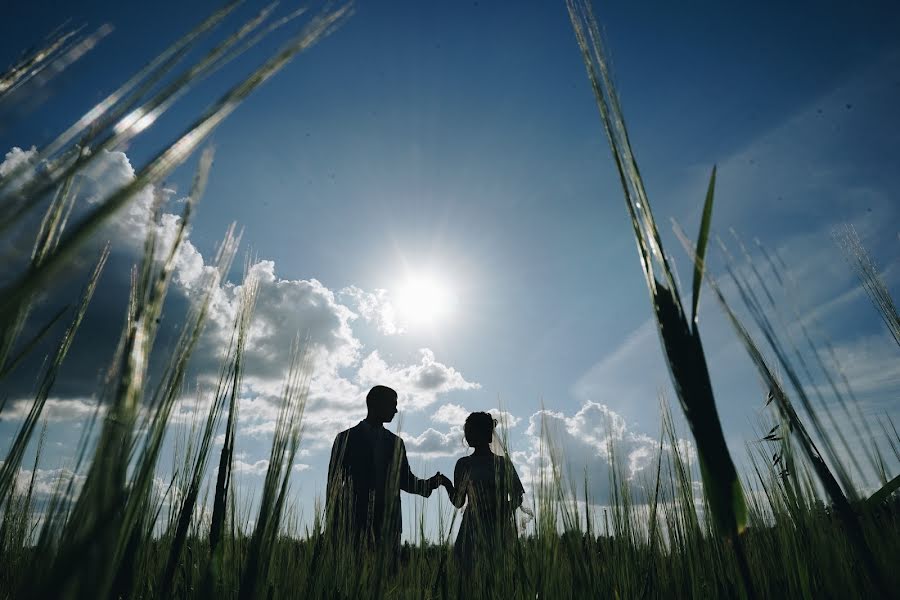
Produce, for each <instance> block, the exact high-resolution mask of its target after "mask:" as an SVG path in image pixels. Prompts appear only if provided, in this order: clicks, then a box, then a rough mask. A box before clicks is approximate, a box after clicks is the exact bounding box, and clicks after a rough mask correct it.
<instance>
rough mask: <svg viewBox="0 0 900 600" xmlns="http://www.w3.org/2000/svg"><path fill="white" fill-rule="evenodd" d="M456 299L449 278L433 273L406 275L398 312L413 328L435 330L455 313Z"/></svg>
mask: <svg viewBox="0 0 900 600" xmlns="http://www.w3.org/2000/svg"><path fill="white" fill-rule="evenodd" d="M455 303H456V298H455V296H454V294H453V290H452V288H451V286H450V285H449V282H448V281H447V280H446V279H442V278H439V277H437V276H435V275H434V274H432V273H416V274H412V275H409V276H407V278H406V281H405V282H404V283H403V284H402V285H401V286H400V288H399V289H398V291H397V306H396V308H397V312H398V316H399V317H400V319H401V320H402V321H404V322H406V323H408V324H409V325H410V326H427V327H435V326H438V325H440V324H441V323H443V322H444V321H445V320H446V319H447V318H448V317H450V315H451V313H452V312H453V307H454V305H455Z"/></svg>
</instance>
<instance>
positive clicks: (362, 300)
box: [0, 149, 479, 476]
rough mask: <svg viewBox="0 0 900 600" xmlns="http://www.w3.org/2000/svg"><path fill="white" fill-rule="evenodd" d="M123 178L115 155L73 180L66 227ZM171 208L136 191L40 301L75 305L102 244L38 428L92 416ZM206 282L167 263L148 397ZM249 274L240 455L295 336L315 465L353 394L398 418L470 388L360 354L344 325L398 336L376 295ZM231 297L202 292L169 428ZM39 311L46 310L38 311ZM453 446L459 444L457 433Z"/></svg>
mask: <svg viewBox="0 0 900 600" xmlns="http://www.w3.org/2000/svg"><path fill="white" fill-rule="evenodd" d="M33 155H34V151H33V150H32V151H26V150H21V149H14V150H13V151H11V152H10V153H9V154H8V155H7V157H6V160H5V161H3V163H2V164H0V171H2V172H4V173H5V172H9V171H10V170H11V169H13V168H15V166H16V165H17V164H21V163H22V162H24V161H29V160H32V159H33ZM134 176H135V171H134V168H133V166H132V165H131V163H130V161H129V159H128V156H127V155H126V154H125V153H123V152H106V151H104V152H103V154H102V155H100V156H98V157H97V158H96V161H95V162H94V163H93V165H92V166H91V167H90V168H89V169H87V171H86V172H85V173H84V174H83V176H82V177H81V178H80V179H81V181H80V185H79V190H80V191H79V196H78V198H77V200H76V205H75V209H74V210H73V214H72V218H71V219H70V223H71V222H77V220H78V219H79V218H80V217H81V216H83V215H84V214H86V213H87V212H88V211H90V210H92V209H93V208H94V207H95V206H96V205H97V203H98V202H100V201H101V200H102V199H103V198H104V197H106V196H108V194H109V193H110V192H111V191H113V190H114V189H116V188H118V187H120V186H122V185H126V184H128V183H129V182H130V181H132V180H133V179H134ZM178 205H179V198H177V197H176V196H175V193H174V191H173V190H171V189H161V188H160V189H156V188H151V187H148V188H146V189H145V190H142V191H141V192H140V193H139V194H138V195H137V196H136V197H135V198H133V200H132V201H131V202H130V203H129V204H128V205H127V206H126V207H125V208H124V209H123V210H122V211H120V212H119V213H117V214H116V215H115V216H114V218H113V219H112V220H111V221H110V222H109V223H108V224H107V225H106V226H105V227H104V228H102V229H101V230H100V231H99V232H98V235H97V236H96V238H95V239H92V240H91V242H90V243H89V244H88V245H87V246H85V247H84V248H83V249H82V251H81V252H80V255H79V256H78V257H76V261H75V262H73V265H72V268H71V269H69V270H68V274H69V275H70V276H71V277H70V281H69V282H68V283H66V282H61V283H60V284H59V285H60V286H63V287H61V288H60V289H55V290H54V291H53V293H52V294H51V295H48V298H49V299H50V300H51V301H56V300H57V299H59V300H60V301H62V300H63V299H64V300H66V301H68V300H69V299H70V297H72V296H75V295H77V293H78V289H79V288H80V286H81V284H82V283H83V281H82V280H81V279H79V277H81V275H85V276H86V272H87V269H88V268H89V267H90V266H92V261H93V260H95V257H96V252H97V251H98V250H99V248H100V246H101V245H102V244H104V243H105V242H106V240H111V241H112V247H113V254H112V256H111V258H110V261H109V263H108V265H107V268H106V271H105V273H104V275H103V278H102V279H101V282H100V286H99V287H98V290H97V293H96V294H95V296H94V300H93V302H92V304H91V307H90V310H89V312H88V315H87V317H86V318H85V320H84V322H83V325H82V329H81V330H80V331H79V333H78V335H77V336H76V339H75V343H74V345H73V347H72V350H71V352H70V354H69V357H68V358H67V361H66V363H65V364H64V365H63V370H62V371H61V373H60V376H59V378H58V379H57V385H56V389H55V390H54V398H52V399H51V400H49V401H48V403H47V407H46V409H45V412H44V415H43V416H45V417H46V418H48V419H49V420H51V421H59V422H66V421H76V420H83V419H84V418H85V417H87V416H89V415H90V414H92V413H93V411H94V408H95V405H96V399H92V396H95V395H96V393H97V391H98V390H99V389H101V388H100V385H101V383H102V377H103V373H104V372H105V370H106V368H108V365H109V364H110V363H109V361H110V360H111V358H112V354H113V352H114V349H115V346H116V343H117V341H118V337H119V335H120V333H121V326H122V323H123V322H124V312H125V307H126V304H127V296H128V289H129V285H130V274H129V269H130V267H131V266H132V265H133V264H134V263H135V262H136V261H137V260H138V259H139V257H140V253H141V251H142V249H143V240H144V238H145V236H146V234H147V232H148V228H150V227H156V228H157V229H156V234H157V236H158V239H159V241H160V244H159V245H160V246H161V247H162V248H166V247H167V246H169V245H170V244H171V242H172V240H174V237H175V234H176V232H177V230H178V228H179V227H180V225H181V221H180V219H181V217H180V216H178V215H176V214H173V212H175V211H176V210H177V209H178V208H179V206H178ZM154 206H161V207H162V210H163V212H162V214H161V216H160V218H159V221H158V223H157V224H154V223H153V221H152V219H151V213H152V211H153V209H154ZM39 217H40V215H39V214H38V215H37V218H39ZM30 225H34V224H30ZM26 238H27V236H26ZM23 239H25V238H23ZM25 242H27V243H24V244H22V249H23V252H21V253H20V254H21V256H22V257H23V260H25V259H27V256H28V254H29V253H30V246H29V244H30V242H29V241H28V240H27V239H25ZM4 243H5V242H4ZM11 271H12V268H11V267H10V266H9V265H4V266H3V267H0V275H2V276H3V277H7V276H8V275H9V273H10V272H11ZM212 271H213V266H212V265H210V264H209V261H208V260H206V259H205V258H204V256H203V255H202V254H201V252H200V251H199V250H198V249H197V247H195V246H194V245H193V244H192V243H191V242H190V240H186V241H185V242H183V244H182V246H181V248H180V250H179V253H178V255H177V256H176V259H175V269H174V272H173V279H172V281H173V285H172V287H171V289H170V293H169V298H168V300H167V304H166V310H165V316H164V319H165V321H166V322H165V323H164V324H163V327H162V328H161V329H160V332H159V334H158V336H157V338H156V342H155V348H156V349H155V352H154V354H153V355H151V365H150V374H151V387H152V376H153V374H154V373H158V372H159V371H160V370H161V366H162V364H163V362H164V361H165V360H167V359H168V354H167V352H166V350H167V349H171V347H172V346H173V345H174V343H175V340H176V337H177V334H178V327H177V326H175V327H170V326H167V325H168V324H170V323H171V324H175V325H177V323H178V322H179V320H181V319H183V315H184V313H185V311H186V309H187V306H188V304H189V303H190V302H191V301H193V300H194V299H196V298H197V297H198V292H200V291H201V290H203V289H205V282H206V281H207V279H206V278H207V277H208V276H209V275H210V274H211V272H212ZM249 274H250V275H251V276H252V277H255V278H256V280H257V281H258V283H259V288H258V297H257V301H256V304H255V310H254V314H253V319H252V323H251V327H250V331H249V335H248V339H247V345H246V353H245V356H244V385H243V387H242V389H241V393H240V397H239V400H238V424H237V427H238V430H237V431H238V442H237V443H238V446H239V448H241V447H242V448H244V449H246V450H247V451H248V452H249V453H250V454H251V455H255V456H259V454H258V451H259V450H260V449H261V448H266V447H267V445H268V443H269V439H270V438H271V435H272V433H273V431H274V424H275V421H276V419H277V415H278V410H279V406H280V403H281V394H282V379H283V376H284V374H285V372H286V370H287V368H288V364H289V360H290V348H291V344H292V342H293V341H294V339H295V336H297V335H299V336H300V337H301V339H304V340H306V342H307V349H308V351H309V352H310V356H311V359H312V364H313V370H312V374H311V378H310V381H309V391H308V396H307V404H306V411H305V414H304V422H303V430H302V439H303V445H304V448H305V449H308V450H310V451H312V452H314V453H317V454H318V453H320V451H321V450H322V449H323V448H326V447H328V446H330V444H331V442H332V440H333V438H334V435H335V434H336V433H337V432H338V431H340V430H341V429H345V428H347V427H349V426H351V425H353V424H354V423H356V422H357V421H358V420H359V418H360V416H361V414H364V412H365V395H366V393H367V391H368V389H369V388H370V387H371V386H372V385H375V384H385V385H391V386H393V387H394V388H395V389H397V390H398V392H399V393H400V403H401V407H402V408H405V409H408V410H420V409H422V408H425V407H427V406H430V405H432V404H433V403H434V402H435V401H436V400H437V399H438V398H439V397H440V396H441V395H442V394H445V393H448V392H453V391H464V390H474V389H477V388H478V387H479V385H478V384H477V383H474V382H472V381H469V380H467V379H466V378H465V377H464V376H463V375H462V374H461V373H460V372H459V371H457V370H456V369H455V368H453V367H452V366H450V365H448V364H446V363H444V362H440V361H439V360H438V359H437V358H436V357H435V354H434V353H433V352H432V351H431V350H429V349H421V350H420V351H419V352H418V354H417V355H416V358H415V360H414V361H413V362H412V363H399V364H398V363H394V362H392V361H391V362H389V361H386V360H385V359H383V358H382V356H381V354H379V352H378V351H377V350H375V349H370V350H369V351H368V353H367V354H363V346H362V343H361V342H360V340H359V339H358V338H357V336H356V334H355V332H354V330H353V326H354V323H358V322H368V323H373V324H375V326H376V327H377V328H378V329H379V331H381V332H382V333H383V334H385V335H396V334H398V333H401V332H402V327H400V325H399V324H398V323H397V321H396V319H395V318H394V316H393V312H392V311H393V308H392V306H391V303H390V301H389V298H388V296H387V293H386V292H385V291H384V290H375V291H374V292H366V291H363V290H362V289H361V288H358V287H356V286H348V287H345V288H343V289H341V290H340V291H338V292H336V291H334V290H332V289H330V288H329V287H328V286H326V285H325V284H324V283H323V282H322V281H320V280H318V279H316V278H313V277H307V278H286V277H284V276H282V275H280V274H279V271H278V268H277V266H276V263H275V262H274V261H271V260H262V261H259V262H257V263H256V264H254V265H252V266H251V267H250V270H249ZM66 286H68V287H66ZM63 288H64V289H63ZM242 293H243V287H242V283H241V282H231V281H227V282H223V283H222V284H221V285H219V286H218V287H217V288H215V289H214V290H213V294H212V299H211V304H210V307H209V312H208V320H207V325H206V329H205V331H204V333H203V335H202V336H201V339H200V340H199V343H198V345H197V348H196V350H195V352H194V355H193V358H192V361H191V364H190V366H189V370H188V379H187V383H188V384H192V383H193V382H194V381H197V382H199V385H198V387H197V391H196V393H188V394H185V395H184V396H183V397H181V398H179V400H178V401H177V402H176V404H175V406H174V408H173V412H172V416H171V421H170V422H171V424H173V425H175V426H177V427H190V426H191V425H192V424H200V423H202V422H203V421H204V420H205V418H206V415H207V413H208V410H209V406H210V403H211V401H212V397H213V394H214V390H215V382H216V380H217V378H218V376H219V372H220V369H221V363H222V360H223V358H224V354H225V351H226V349H227V347H228V344H229V341H230V338H231V334H232V325H233V322H234V318H235V316H236V314H237V312H238V310H239V306H240V298H241V295H242ZM50 310H51V308H47V309H46V311H45V312H48V313H49V311H50ZM43 316H44V315H42V314H41V313H40V310H39V309H37V310H36V311H35V313H34V321H35V322H38V321H40V319H41V318H42V317H43ZM27 333H28V332H25V335H27ZM38 368H40V363H39V362H35V363H34V364H25V363H23V364H22V365H21V366H20V368H19V371H18V372H17V375H19V374H22V373H29V377H32V378H33V373H34V372H35V371H34V369H38ZM5 383H7V384H8V383H9V380H7V381H6V382H5ZM31 387H33V382H32V381H31V380H29V379H27V378H25V377H20V378H19V380H17V382H14V384H13V385H11V386H8V387H7V389H6V392H8V393H9V396H10V402H9V403H8V404H7V406H6V409H5V410H4V415H3V416H4V419H5V420H6V419H8V420H11V421H12V420H15V419H20V418H21V417H23V416H24V415H25V414H27V411H28V410H29V409H30V407H31V399H30V397H29V390H30V389H31ZM426 437H427V436H426ZM221 438H222V436H221V435H218V436H217V438H216V445H217V446H218V445H221ZM457 438H458V439H461V434H460V435H459V436H457ZM432 445H433V444H432ZM426 446H428V442H427V440H423V442H422V448H423V449H424V448H426ZM454 453H458V448H454ZM267 466H268V463H267V461H266V460H265V459H262V460H251V459H248V458H247V456H244V455H242V456H240V457H238V458H237V460H236V462H235V469H236V470H237V471H238V472H241V473H245V474H247V475H252V476H258V475H261V474H263V473H264V472H265V469H266V467H267ZM292 468H293V469H294V470H295V471H303V470H306V469H308V468H310V465H308V464H306V462H298V463H297V464H295V465H293V466H292Z"/></svg>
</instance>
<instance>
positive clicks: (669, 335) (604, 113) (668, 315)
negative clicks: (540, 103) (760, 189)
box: [566, 0, 750, 589]
mask: <svg viewBox="0 0 900 600" xmlns="http://www.w3.org/2000/svg"><path fill="white" fill-rule="evenodd" d="M566 6H567V7H568V11H569V18H570V21H571V23H572V27H573V29H574V31H575V38H576V40H577V42H578V46H579V49H580V50H581V55H582V59H583V60H584V64H585V68H586V69H587V74H588V80H589V81H590V83H591V87H592V89H593V91H594V98H595V100H596V103H597V107H598V109H599V111H600V116H601V121H602V123H603V127H604V131H605V132H606V136H607V140H608V142H609V146H610V150H611V151H612V155H613V159H614V162H615V165H616V169H617V171H618V174H619V180H620V183H621V185H622V191H623V193H624V197H625V205H626V208H627V209H628V214H629V217H630V220H631V224H632V229H633V231H634V235H635V241H636V242H637V246H638V252H639V255H640V260H641V267H642V269H643V272H644V277H645V280H646V282H647V288H648V291H649V292H650V301H651V306H652V307H653V310H654V316H655V317H656V322H657V329H658V332H659V335H660V341H661V343H662V346H663V349H664V351H665V356H666V362H667V365H668V367H669V371H670V374H671V378H672V383H673V385H674V386H675V390H676V392H677V394H678V398H679V401H680V402H681V406H682V410H683V411H684V414H685V416H686V417H687V420H688V424H689V425H690V427H691V431H692V433H693V434H694V439H695V440H696V442H697V449H698V456H699V460H700V465H701V474H702V477H703V483H704V490H705V493H706V494H707V497H708V498H709V502H710V508H711V512H712V516H713V518H714V520H715V522H716V523H717V525H718V527H719V529H720V531H721V532H722V533H723V534H724V535H726V536H730V537H732V538H733V537H734V536H735V535H736V534H737V533H738V532H740V531H742V530H743V529H744V527H745V524H746V515H747V509H746V503H745V500H744V496H743V491H742V489H741V484H740V481H739V479H738V476H737V470H736V469H735V467H734V463H733V462H732V460H731V456H730V453H729V451H728V446H727V444H726V442H725V437H724V434H723V432H722V426H721V423H720V422H719V416H718V412H717V410H716V405H715V399H714V397H713V392H712V384H711V383H710V379H709V372H708V368H707V365H706V359H705V356H704V353H703V345H702V342H701V340H700V334H699V330H698V329H697V326H696V312H695V311H696V309H694V310H692V321H688V319H687V318H686V317H685V312H684V310H683V308H682V304H681V301H680V298H679V296H678V290H677V286H676V284H675V278H674V276H673V273H672V270H671V268H670V267H669V262H668V259H667V258H666V254H665V252H664V251H663V249H662V241H661V239H660V235H659V230H658V228H657V227H656V223H655V221H654V218H653V213H652V211H651V209H650V204H649V201H648V199H647V195H646V192H645V190H644V185H643V181H642V179H641V175H640V171H639V169H638V166H637V161H636V160H635V157H634V153H633V152H632V149H631V143H630V141H629V138H628V132H627V129H626V127H625V121H624V118H623V116H622V111H621V107H620V106H619V100H618V96H617V94H616V90H615V87H614V86H613V83H612V78H611V76H610V73H609V69H608V61H607V59H606V56H605V53H604V50H603V47H602V44H601V36H600V30H599V27H598V25H597V22H596V19H595V18H594V15H593V12H592V10H591V7H590V4H589V2H585V1H582V0H567V2H566ZM710 184H711V186H712V185H713V184H714V180H712V179H711V182H710ZM711 190H712V187H711V188H710V192H708V194H707V197H708V202H707V206H706V207H705V209H704V217H705V219H706V221H707V222H706V223H705V225H702V226H701V235H700V238H701V240H705V239H706V236H707V235H708V231H709V222H708V221H709V219H710V215H711V211H712V191H711ZM704 232H705V233H704ZM700 268H701V272H702V266H701V267H700ZM657 271H658V274H657ZM657 275H658V276H657ZM695 285H696V270H695ZM698 300H699V290H697V291H696V292H695V294H694V302H695V303H696V302H697V301H698ZM745 583H746V585H747V586H748V589H749V586H750V583H749V581H748V580H746V578H745Z"/></svg>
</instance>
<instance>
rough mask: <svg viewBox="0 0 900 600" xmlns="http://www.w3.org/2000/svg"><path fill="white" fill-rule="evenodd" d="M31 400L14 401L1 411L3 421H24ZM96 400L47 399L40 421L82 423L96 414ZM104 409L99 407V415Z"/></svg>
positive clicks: (31, 402) (31, 403) (32, 402)
mask: <svg viewBox="0 0 900 600" xmlns="http://www.w3.org/2000/svg"><path fill="white" fill-rule="evenodd" d="M33 404H34V401H33V400H14V401H12V402H10V403H9V405H7V407H6V408H4V409H3V418H4V419H5V420H11V421H18V420H22V419H24V418H25V417H26V416H27V415H28V412H29V411H30V410H31V407H32V405H33ZM97 410H98V406H97V401H96V400H91V399H84V398H47V400H46V401H45V402H44V409H43V411H42V412H41V420H47V421H50V422H57V421H82V420H84V419H87V418H89V417H90V416H91V415H93V414H94V413H95V412H97ZM104 412H105V407H103V406H100V407H99V415H101V416H102V415H103V413H104Z"/></svg>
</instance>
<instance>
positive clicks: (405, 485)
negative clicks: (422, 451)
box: [397, 437, 438, 498]
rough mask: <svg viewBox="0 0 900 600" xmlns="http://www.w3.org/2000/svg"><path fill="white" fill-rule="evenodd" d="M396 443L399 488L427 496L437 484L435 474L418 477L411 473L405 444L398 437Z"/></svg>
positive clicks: (409, 492)
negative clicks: (426, 477)
mask: <svg viewBox="0 0 900 600" xmlns="http://www.w3.org/2000/svg"><path fill="white" fill-rule="evenodd" d="M397 444H399V446H398V448H399V450H398V452H399V455H400V456H399V459H400V465H399V467H400V489H401V490H403V491H404V492H406V493H408V494H418V495H419V496H424V497H426V498H427V497H429V496H430V495H431V492H432V491H433V490H434V488H436V487H437V486H438V478H437V475H435V476H434V477H432V478H430V479H419V478H418V477H416V476H415V475H413V473H412V471H411V470H410V468H409V461H408V460H407V459H406V444H404V443H403V440H402V439H401V438H399V437H398V438H397Z"/></svg>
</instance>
